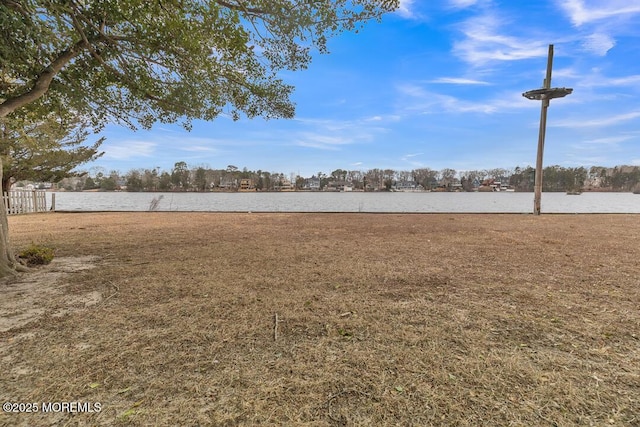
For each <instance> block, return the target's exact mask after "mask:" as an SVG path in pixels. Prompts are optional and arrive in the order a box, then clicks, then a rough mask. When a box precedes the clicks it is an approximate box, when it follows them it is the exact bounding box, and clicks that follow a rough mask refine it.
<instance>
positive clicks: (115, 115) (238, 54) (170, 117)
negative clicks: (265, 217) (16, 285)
mask: <svg viewBox="0 0 640 427" xmlns="http://www.w3.org/2000/svg"><path fill="white" fill-rule="evenodd" d="M397 6H398V0H333V1H328V0H101V1H93V0H75V1H73V0H67V1H51V0H23V1H20V0H0V118H1V117H6V116H8V115H10V114H12V113H14V112H15V111H16V110H18V109H20V108H23V107H25V106H28V105H29V104H30V103H32V102H35V101H37V100H39V99H41V98H46V99H47V102H48V103H49V104H50V105H57V106H58V107H59V108H65V109H68V110H72V111H74V112H76V113H77V114H81V115H83V116H84V117H89V118H91V119H92V122H93V125H94V126H100V125H103V124H104V123H105V122H107V121H111V122H118V123H124V124H127V125H129V126H130V127H133V128H135V127H138V126H142V127H145V128H148V127H150V126H151V125H152V124H153V123H154V122H156V121H161V122H176V121H178V120H182V121H183V123H184V125H185V126H186V127H187V128H188V127H189V126H190V124H191V121H192V120H194V119H204V120H211V119H214V118H216V117H218V116H219V115H220V114H222V113H224V112H226V113H227V114H229V115H230V116H231V117H233V118H234V119H238V118H239V117H240V116H241V115H242V114H244V115H246V116H248V117H255V116H263V117H266V118H276V117H284V118H290V117H292V116H293V115H294V105H293V103H292V102H291V100H290V94H291V92H292V89H293V88H292V87H291V86H289V85H287V84H286V83H284V82H283V81H282V80H281V78H280V77H279V76H278V72H279V71H280V70H283V69H288V70H297V69H301V68H305V67H306V66H307V65H308V64H309V62H310V61H311V53H312V51H313V50H317V51H319V52H322V53H324V52H327V45H326V43H327V39H328V38H329V37H331V36H333V35H335V34H337V33H339V32H341V31H344V30H348V31H350V30H354V29H357V28H358V27H359V26H360V25H361V23H363V22H364V21H367V20H369V19H380V18H381V16H382V15H383V14H384V13H385V12H388V11H391V10H394V9H395V8H396V7H397ZM0 164H1V162H0ZM0 216H1V218H0V221H1V222H2V230H0V234H2V235H0V270H2V271H1V272H0V274H1V273H2V272H4V271H7V266H8V265H9V264H11V263H12V262H13V261H12V259H13V258H12V257H11V255H10V252H11V251H10V249H9V246H8V240H7V232H8V230H7V226H6V222H7V221H6V215H5V213H4V211H3V212H0ZM6 254H9V255H8V256H9V257H10V258H11V259H9V258H8V257H7V255H6Z"/></svg>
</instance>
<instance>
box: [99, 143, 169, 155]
mask: <svg viewBox="0 0 640 427" xmlns="http://www.w3.org/2000/svg"><path fill="white" fill-rule="evenodd" d="M156 145H157V144H156V143H155V142H150V141H136V140H125V141H121V142H119V143H111V144H108V143H105V144H104V145H103V146H102V148H103V149H104V158H105V159H115V160H128V159H132V158H135V157H151V156H152V155H153V153H154V151H155V148H156Z"/></svg>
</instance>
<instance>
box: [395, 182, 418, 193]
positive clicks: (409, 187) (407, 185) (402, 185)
mask: <svg viewBox="0 0 640 427" xmlns="http://www.w3.org/2000/svg"><path fill="white" fill-rule="evenodd" d="M395 189H396V190H397V191H420V190H423V187H422V185H420V184H418V183H417V182H415V181H400V182H396V185H395Z"/></svg>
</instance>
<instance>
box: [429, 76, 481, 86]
mask: <svg viewBox="0 0 640 427" xmlns="http://www.w3.org/2000/svg"><path fill="white" fill-rule="evenodd" d="M429 83H445V84H454V85H489V83H488V82H483V81H481V80H473V79H465V78H461V77H440V78H438V79H434V80H430V81H429Z"/></svg>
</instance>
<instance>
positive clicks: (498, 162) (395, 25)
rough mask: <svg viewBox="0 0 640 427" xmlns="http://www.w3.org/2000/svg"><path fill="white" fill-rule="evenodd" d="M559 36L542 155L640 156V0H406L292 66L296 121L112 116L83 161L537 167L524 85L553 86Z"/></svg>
mask: <svg viewBox="0 0 640 427" xmlns="http://www.w3.org/2000/svg"><path fill="white" fill-rule="evenodd" d="M549 44H554V51H555V55H554V67H553V76H552V82H551V85H552V87H570V88H573V89H574V92H573V94H572V95H570V96H568V97H566V98H561V99H556V100H553V101H551V106H550V108H549V111H548V128H547V138H546V145H545V157H544V163H545V166H547V165H556V164H557V165H561V166H565V167H574V166H592V165H602V166H615V165H620V164H635V165H640V0H538V1H526V2H525V1H508V0H504V1H498V0H430V1H419V0H413V1H408V0H405V1H403V2H402V4H401V8H400V9H399V10H398V11H397V12H395V13H393V14H389V15H386V16H385V17H384V19H383V22H382V23H375V22H372V23H369V24H368V25H366V26H365V28H364V30H362V31H361V32H360V33H359V34H351V33H345V34H342V35H340V36H338V37H337V38H334V39H331V40H330V41H329V50H330V54H328V55H319V54H317V55H316V56H315V57H314V60H313V62H312V63H311V65H310V67H309V69H307V70H304V71H298V72H286V73H282V77H283V78H284V80H285V81H286V82H287V83H290V84H293V85H294V86H295V87H296V91H295V94H294V95H293V100H294V102H295V103H296V104H297V111H296V117H295V118H294V119H292V120H269V121H265V120H262V119H253V120H249V119H246V118H243V119H242V120H240V121H238V122H234V121H232V120H231V119H229V118H227V117H220V118H218V119H217V120H215V121H213V122H202V121H196V122H194V126H193V130H192V131H191V132H187V131H185V130H183V129H182V128H181V127H180V126H179V125H175V126H173V125H162V124H158V125H156V126H154V128H153V129H152V130H151V131H136V132H133V131H130V130H128V129H125V128H123V127H118V126H113V125H110V126H107V127H106V129H105V130H104V131H103V132H102V135H104V136H106V137H107V140H106V141H105V142H104V144H103V146H102V148H103V150H104V151H105V155H104V156H103V157H102V158H100V159H99V160H97V161H95V162H93V163H91V164H87V165H85V166H84V168H83V169H86V170H90V169H91V168H92V167H93V168H95V167H99V168H104V169H106V170H107V171H111V170H118V171H120V172H121V173H125V172H127V171H128V170H130V169H134V168H154V167H160V168H161V169H164V170H170V169H171V168H172V167H173V165H174V163H176V162H178V161H185V162H187V163H188V164H189V165H190V166H208V167H211V168H216V169H217V168H226V167H227V165H235V166H237V167H239V168H243V167H247V168H248V169H250V170H257V169H262V170H266V171H271V172H283V173H285V174H289V173H292V172H293V173H299V174H301V175H302V176H311V175H312V174H315V173H317V172H319V171H322V172H324V173H330V172H331V171H332V170H335V169H338V168H342V169H349V170H352V169H357V170H363V171H366V170H368V169H372V168H384V169H386V168H391V169H396V170H411V169H414V168H419V167H430V168H433V169H438V170H439V169H443V168H453V169H456V170H458V171H464V170H473V169H491V168H501V167H504V168H511V167H514V166H527V165H531V166H534V165H535V158H536V148H537V139H538V125H539V118H540V102H539V101H530V100H527V99H526V98H524V97H522V93H523V92H525V91H527V90H531V89H537V88H539V87H541V86H542V80H543V79H544V75H545V69H546V63H547V52H548V45H549ZM94 170H95V169H94Z"/></svg>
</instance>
